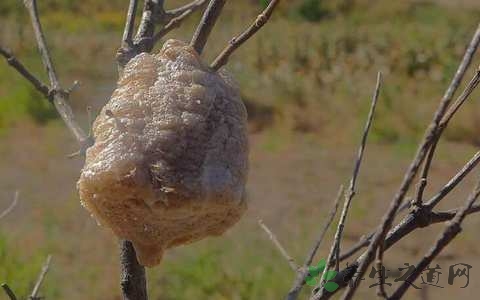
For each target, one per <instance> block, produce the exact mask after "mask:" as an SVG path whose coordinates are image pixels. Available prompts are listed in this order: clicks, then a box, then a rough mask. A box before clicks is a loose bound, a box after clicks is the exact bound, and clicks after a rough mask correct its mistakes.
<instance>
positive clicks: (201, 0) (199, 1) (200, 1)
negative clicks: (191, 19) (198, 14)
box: [166, 0, 207, 19]
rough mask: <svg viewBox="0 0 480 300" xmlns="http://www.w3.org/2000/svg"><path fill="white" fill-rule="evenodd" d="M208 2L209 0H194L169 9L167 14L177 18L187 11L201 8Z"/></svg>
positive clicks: (171, 17)
mask: <svg viewBox="0 0 480 300" xmlns="http://www.w3.org/2000/svg"><path fill="white" fill-rule="evenodd" d="M206 3H207V0H196V1H192V2H190V3H188V4H185V5H183V6H181V7H177V8H174V9H170V10H167V11H166V15H167V16H168V17H169V18H170V19H173V18H176V17H178V16H180V15H183V14H184V13H185V12H187V11H195V10H197V9H199V8H201V7H202V6H203V5H205V4H206Z"/></svg>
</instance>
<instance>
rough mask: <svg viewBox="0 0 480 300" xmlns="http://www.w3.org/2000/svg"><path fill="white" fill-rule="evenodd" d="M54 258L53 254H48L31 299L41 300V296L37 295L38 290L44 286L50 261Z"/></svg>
mask: <svg viewBox="0 0 480 300" xmlns="http://www.w3.org/2000/svg"><path fill="white" fill-rule="evenodd" d="M51 260H52V256H51V255H49V256H47V260H46V261H45V264H44V265H43V267H42V271H41V272H40V275H38V279H37V282H36V283H35V286H34V287H33V290H32V293H31V294H30V297H29V299H30V300H40V299H41V298H40V297H37V294H38V291H39V290H40V287H41V286H42V282H43V280H44V279H45V275H47V272H48V269H49V268H50V262H51Z"/></svg>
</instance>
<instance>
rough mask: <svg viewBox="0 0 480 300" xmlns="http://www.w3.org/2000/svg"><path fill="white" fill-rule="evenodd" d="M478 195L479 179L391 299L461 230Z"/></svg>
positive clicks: (407, 285)
mask: <svg viewBox="0 0 480 300" xmlns="http://www.w3.org/2000/svg"><path fill="white" fill-rule="evenodd" d="M479 196H480V181H478V183H477V185H476V186H475V188H474V190H473V192H472V194H471V195H470V196H469V197H468V199H467V200H466V201H465V204H464V205H463V206H462V207H461V208H460V209H458V210H457V213H456V214H455V216H454V217H453V219H452V221H450V222H448V223H447V225H446V227H445V229H444V231H443V232H442V233H441V234H440V236H439V237H438V239H437V241H436V242H435V244H434V245H433V247H432V248H431V249H430V250H429V251H428V252H427V253H426V254H425V256H424V257H423V258H422V260H421V261H420V262H419V263H418V264H417V265H416V266H415V271H414V272H412V273H411V274H410V275H409V276H408V278H407V279H406V280H405V281H404V282H403V283H402V284H401V285H400V287H399V288H398V289H397V290H396V291H395V292H394V293H393V294H392V296H391V297H390V298H389V299H391V300H397V299H400V298H401V297H402V296H403V295H404V294H405V292H406V291H407V290H408V288H409V287H410V282H414V281H415V280H416V279H417V278H418V276H419V275H420V273H421V272H422V271H423V270H424V269H425V268H426V267H427V266H428V265H429V264H430V263H431V262H432V261H433V259H434V258H435V257H437V255H438V254H439V253H440V252H441V251H442V250H443V249H444V248H445V247H446V246H447V245H448V244H449V243H450V242H451V241H452V240H453V239H454V238H455V237H456V236H457V235H458V234H459V233H460V232H461V231H462V227H461V225H462V222H463V220H464V219H465V217H466V216H467V214H468V212H469V210H471V208H472V207H473V204H474V203H475V201H476V200H477V199H478V197H479Z"/></svg>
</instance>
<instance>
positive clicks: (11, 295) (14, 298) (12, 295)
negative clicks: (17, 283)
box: [2, 283, 17, 300]
mask: <svg viewBox="0 0 480 300" xmlns="http://www.w3.org/2000/svg"><path fill="white" fill-rule="evenodd" d="M2 288H3V291H4V292H5V294H7V296H8V298H10V300H17V296H16V295H15V293H14V292H13V291H12V289H11V288H10V287H9V286H8V284H6V283H2Z"/></svg>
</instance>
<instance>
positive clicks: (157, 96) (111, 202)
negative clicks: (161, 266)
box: [78, 40, 248, 266]
mask: <svg viewBox="0 0 480 300" xmlns="http://www.w3.org/2000/svg"><path fill="white" fill-rule="evenodd" d="M246 118H247V116H246V110H245V107H244V105H243V103H242V101H241V98H240V94H239V91H238V89H237V87H235V86H234V84H233V83H232V80H231V79H230V78H229V77H228V76H227V75H226V74H223V73H222V74H218V73H216V72H212V71H210V70H209V69H208V68H207V67H206V66H205V65H204V64H203V63H202V61H201V60H200V58H199V56H198V55H197V54H196V52H195V51H194V50H193V49H192V48H191V47H190V46H188V45H187V44H185V43H183V42H180V41H176V40H169V41H167V42H166V43H165V45H164V46H163V49H162V50H161V51H160V52H159V53H158V54H155V55H150V54H147V53H143V54H140V55H138V56H136V57H135V58H133V59H132V60H131V61H130V62H129V63H128V64H127V65H126V67H125V70H124V73H123V75H122V77H121V78H120V79H119V82H118V85H117V89H116V90H115V91H114V92H113V95H112V97H111V99H110V101H109V102H108V103H107V104H106V105H105V107H104V108H103V109H102V111H101V113H100V115H99V116H98V117H97V119H96V120H95V122H94V125H93V133H94V137H95V144H94V145H93V146H92V147H90V148H89V149H88V151H87V155H86V161H85V166H84V168H83V170H82V174H81V176H80V180H79V181H78V189H79V192H80V198H81V200H82V204H83V205H84V206H85V207H86V208H87V209H88V210H89V211H90V212H91V213H92V215H93V216H94V217H95V219H96V220H97V221H98V222H99V223H100V224H102V225H104V226H107V227H110V228H111V229H112V230H113V232H114V233H115V234H116V235H117V236H118V237H120V238H122V239H127V240H130V241H132V243H133V244H134V246H135V249H136V250H137V254H138V259H139V261H140V263H141V264H143V265H146V266H153V265H156V264H158V263H159V262H160V260H161V257H162V254H163V252H164V250H165V249H167V248H169V247H172V246H175V245H180V244H185V243H189V242H193V241H196V240H199V239H202V238H204V237H206V236H209V235H219V234H222V233H223V232H224V231H225V230H226V229H228V228H229V227H230V226H232V225H233V224H234V223H236V222H237V221H238V220H239V218H240V216H241V215H242V213H243V211H244V210H245V208H246V203H245V181H246V176H247V158H248V157H247V156H248V142H247V133H246Z"/></svg>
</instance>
